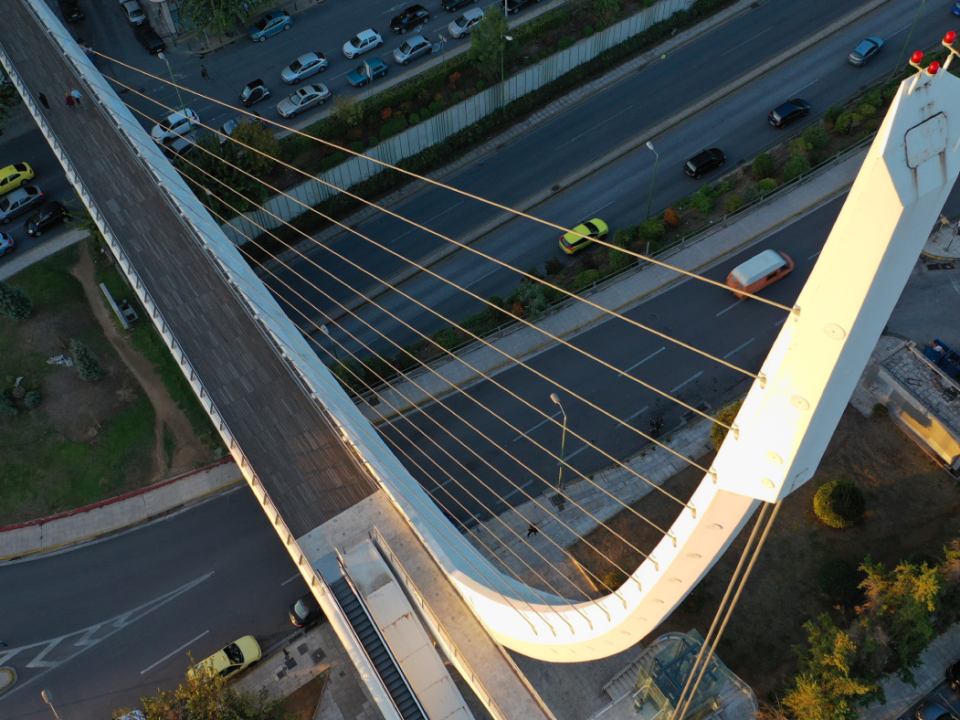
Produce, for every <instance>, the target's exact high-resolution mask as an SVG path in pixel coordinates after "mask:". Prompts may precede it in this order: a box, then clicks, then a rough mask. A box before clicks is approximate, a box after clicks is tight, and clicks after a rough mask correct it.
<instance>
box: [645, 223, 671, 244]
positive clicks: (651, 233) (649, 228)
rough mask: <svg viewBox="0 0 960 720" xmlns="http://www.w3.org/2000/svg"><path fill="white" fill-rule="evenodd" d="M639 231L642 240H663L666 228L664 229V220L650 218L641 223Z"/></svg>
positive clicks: (650, 241) (656, 241)
mask: <svg viewBox="0 0 960 720" xmlns="http://www.w3.org/2000/svg"><path fill="white" fill-rule="evenodd" d="M638 233H639V235H640V239H641V240H645V241H647V242H649V243H658V242H660V241H661V240H663V236H664V234H665V233H666V230H665V229H664V227H663V223H662V222H660V221H659V220H654V219H650V220H645V221H643V222H642V223H640V227H639V228H638Z"/></svg>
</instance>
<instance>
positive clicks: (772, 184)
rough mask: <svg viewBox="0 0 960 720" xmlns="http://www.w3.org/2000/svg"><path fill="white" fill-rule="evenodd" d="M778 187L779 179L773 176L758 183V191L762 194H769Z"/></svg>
mask: <svg viewBox="0 0 960 720" xmlns="http://www.w3.org/2000/svg"><path fill="white" fill-rule="evenodd" d="M776 189H777V181H776V180H774V179H773V178H764V179H763V180H761V181H760V182H758V183H757V192H758V193H760V194H761V195H769V194H770V193H772V192H773V191H774V190H776Z"/></svg>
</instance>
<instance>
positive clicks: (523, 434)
mask: <svg viewBox="0 0 960 720" xmlns="http://www.w3.org/2000/svg"><path fill="white" fill-rule="evenodd" d="M561 412H563V411H562V410H557V411H556V412H555V413H554V414H553V415H551V416H550V417H548V418H547V419H546V420H541V421H540V422H538V423H537V424H536V425H534V426H533V427H532V428H530V429H529V430H526V431H525V432H523V433H521V434H520V435H517V436H516V437H515V438H514V439H513V441H514V442H516V441H517V440H519V439H520V438H524V437H526V436H527V435H529V434H530V433H532V432H533V431H534V430H536V429H537V428H538V427H540V426H541V425H544V424H546V423H548V422H550V420H552V419H553V418H555V417H556V416H557V415H559V414H560V413H561Z"/></svg>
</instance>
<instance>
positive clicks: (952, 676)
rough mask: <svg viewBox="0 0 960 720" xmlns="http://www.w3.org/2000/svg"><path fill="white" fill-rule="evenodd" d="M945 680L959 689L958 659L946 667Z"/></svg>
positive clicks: (959, 663) (959, 664)
mask: <svg viewBox="0 0 960 720" xmlns="http://www.w3.org/2000/svg"><path fill="white" fill-rule="evenodd" d="M947 682H948V683H950V687H952V688H953V689H954V690H960V660H957V661H956V662H955V663H954V664H953V665H951V666H950V667H948V668H947Z"/></svg>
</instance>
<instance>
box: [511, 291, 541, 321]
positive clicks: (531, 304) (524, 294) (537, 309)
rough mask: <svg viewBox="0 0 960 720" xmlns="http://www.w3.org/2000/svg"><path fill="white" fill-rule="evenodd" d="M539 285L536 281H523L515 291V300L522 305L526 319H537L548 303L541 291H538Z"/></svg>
mask: <svg viewBox="0 0 960 720" xmlns="http://www.w3.org/2000/svg"><path fill="white" fill-rule="evenodd" d="M540 287H541V286H540V285H539V284H538V283H532V282H523V283H520V286H519V287H518V288H517V291H516V293H515V296H516V298H517V302H518V303H520V305H522V306H523V314H524V315H526V316H527V319H528V320H532V321H536V320H539V319H540V318H541V317H543V313H544V312H546V310H547V307H548V305H549V304H548V303H547V299H546V298H545V297H544V296H543V293H542V292H540Z"/></svg>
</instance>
